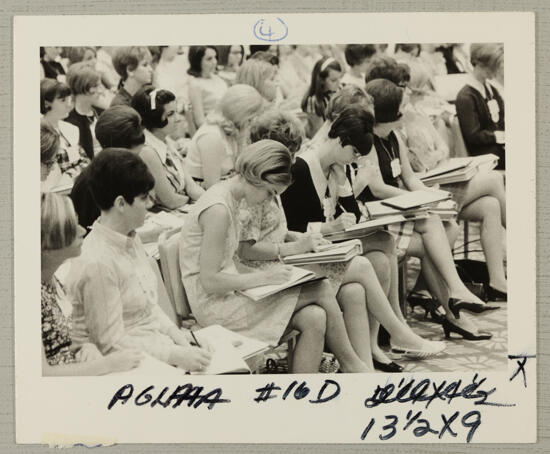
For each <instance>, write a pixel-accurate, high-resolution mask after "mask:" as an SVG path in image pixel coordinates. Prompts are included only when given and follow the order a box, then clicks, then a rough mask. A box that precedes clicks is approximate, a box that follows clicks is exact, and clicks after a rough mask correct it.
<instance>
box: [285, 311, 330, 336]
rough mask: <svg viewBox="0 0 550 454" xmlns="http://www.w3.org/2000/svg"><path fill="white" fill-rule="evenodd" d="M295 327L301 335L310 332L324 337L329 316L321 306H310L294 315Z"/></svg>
mask: <svg viewBox="0 0 550 454" xmlns="http://www.w3.org/2000/svg"><path fill="white" fill-rule="evenodd" d="M293 326H294V327H295V328H296V329H297V330H298V331H300V332H301V333H305V332H308V333H311V334H315V335H317V336H319V337H324V336H325V332H326V328H327V314H326V312H325V310H324V309H323V308H322V307H321V306H318V305H317V304H310V305H308V306H306V307H304V308H302V309H300V310H299V311H298V312H297V313H296V314H295V315H294V319H293Z"/></svg>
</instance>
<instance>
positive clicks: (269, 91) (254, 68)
mask: <svg viewBox="0 0 550 454" xmlns="http://www.w3.org/2000/svg"><path fill="white" fill-rule="evenodd" d="M276 75H277V67H276V66H275V65H272V64H270V63H268V62H266V61H263V60H258V59H255V58H251V59H250V60H247V61H245V62H244V63H243V64H242V66H241V67H240V68H239V69H238V70H237V77H236V80H235V83H237V84H245V85H250V86H251V87H254V88H255V89H256V90H258V93H260V94H261V95H262V96H263V97H264V98H265V99H266V100H267V101H269V102H274V101H275V100H276V98H277V85H276V84H275V82H274V79H275V76H276Z"/></svg>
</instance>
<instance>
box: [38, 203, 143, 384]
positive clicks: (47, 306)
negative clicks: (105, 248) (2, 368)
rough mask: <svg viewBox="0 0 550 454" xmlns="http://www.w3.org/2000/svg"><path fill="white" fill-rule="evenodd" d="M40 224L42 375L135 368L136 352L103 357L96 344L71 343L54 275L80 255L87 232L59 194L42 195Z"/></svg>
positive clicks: (64, 306)
mask: <svg viewBox="0 0 550 454" xmlns="http://www.w3.org/2000/svg"><path fill="white" fill-rule="evenodd" d="M40 220H41V227H40V235H41V275H42V287H41V306H42V375H43V376H63V375H102V374H108V373H111V372H119V371H124V370H128V369H132V368H133V367H136V366H137V365H138V364H139V361H140V359H141V354H140V353H139V352H137V351H132V350H121V351H118V352H113V353H111V354H109V355H107V356H103V355H102V354H101V353H100V352H99V350H98V349H97V347H96V346H95V345H94V344H91V343H84V344H82V345H81V346H80V347H78V346H76V345H74V344H73V343H72V340H71V334H70V328H71V322H72V321H71V317H70V315H65V313H64V310H63V309H65V311H67V305H68V306H70V303H69V302H68V301H67V297H66V294H65V289H64V288H63V285H62V284H61V283H60V282H59V280H58V279H57V278H56V277H55V272H56V271H57V269H58V268H59V267H60V266H61V265H62V264H63V262H65V261H66V260H68V259H71V258H73V257H77V256H78V255H80V247H81V245H82V236H83V234H84V229H83V228H82V227H80V226H79V225H78V224H77V222H76V215H75V213H74V210H73V206H72V203H71V201H70V200H69V199H68V198H67V197H63V196H60V195H57V194H52V193H42V196H41V210H40Z"/></svg>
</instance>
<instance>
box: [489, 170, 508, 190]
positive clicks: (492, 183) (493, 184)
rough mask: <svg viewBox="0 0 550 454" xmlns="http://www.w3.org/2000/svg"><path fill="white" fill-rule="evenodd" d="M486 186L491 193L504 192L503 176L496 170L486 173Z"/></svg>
mask: <svg viewBox="0 0 550 454" xmlns="http://www.w3.org/2000/svg"><path fill="white" fill-rule="evenodd" d="M487 184H488V185H489V187H490V188H491V189H492V192H493V193H496V192H500V191H504V175H503V174H502V173H501V172H497V171H496V170H491V171H489V172H487Z"/></svg>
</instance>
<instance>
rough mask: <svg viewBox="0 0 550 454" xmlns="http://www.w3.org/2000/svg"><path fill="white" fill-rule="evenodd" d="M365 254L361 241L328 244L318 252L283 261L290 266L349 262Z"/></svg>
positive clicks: (297, 255)
mask: <svg viewBox="0 0 550 454" xmlns="http://www.w3.org/2000/svg"><path fill="white" fill-rule="evenodd" d="M362 253H363V245H362V244H361V241H359V240H350V241H346V242H345V243H339V244H328V245H324V246H321V247H319V248H318V250H317V251H316V252H308V253H306V254H296V255H288V256H286V257H285V258H284V259H283V261H284V262H285V263H288V264H289V265H308V264H312V263H333V262H347V261H348V260H351V259H352V258H353V257H355V256H356V255H360V254H362Z"/></svg>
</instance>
